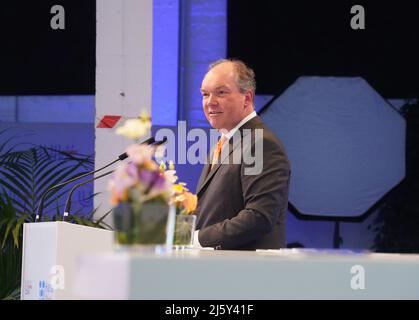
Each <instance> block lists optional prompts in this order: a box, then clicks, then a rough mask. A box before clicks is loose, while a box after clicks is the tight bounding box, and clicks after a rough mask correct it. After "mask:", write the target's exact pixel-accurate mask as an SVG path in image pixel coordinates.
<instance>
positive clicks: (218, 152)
mask: <svg viewBox="0 0 419 320" xmlns="http://www.w3.org/2000/svg"><path fill="white" fill-rule="evenodd" d="M226 141H227V138H226V137H225V136H224V135H221V138H220V140H218V142H217V147H216V148H215V149H214V154H213V156H212V161H211V169H212V168H213V167H214V165H215V164H217V162H218V158H219V157H220V155H221V149H222V146H223V144H224V143H225V142H226Z"/></svg>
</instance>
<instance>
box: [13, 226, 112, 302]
mask: <svg viewBox="0 0 419 320" xmlns="http://www.w3.org/2000/svg"><path fill="white" fill-rule="evenodd" d="M113 237H114V235H113V232H112V231H109V230H104V229H98V228H92V227H87V226H81V225H77V224H72V223H68V222H38V223H25V224H24V226H23V257H22V282H21V294H20V297H21V299H22V300H51V299H54V300H57V299H77V297H75V296H74V295H73V288H72V286H73V279H74V276H75V274H74V272H75V261H76V257H77V256H78V255H80V254H84V253H94V252H102V251H111V250H112V247H113Z"/></svg>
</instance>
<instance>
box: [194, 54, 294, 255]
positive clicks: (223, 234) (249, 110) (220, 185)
mask: <svg viewBox="0 0 419 320" xmlns="http://www.w3.org/2000/svg"><path fill="white" fill-rule="evenodd" d="M255 88H256V82H255V78H254V72H253V71H252V70H251V69H250V68H248V67H247V66H246V65H245V64H244V63H243V62H242V61H239V60H226V59H223V60H219V61H216V62H214V63H213V64H211V65H210V67H209V71H208V73H207V74H206V75H205V77H204V80H203V82H202V86H201V93H202V103H203V108H204V113H205V116H206V117H207V119H208V121H209V123H210V124H211V126H212V127H213V128H215V129H217V130H218V131H219V132H220V133H222V135H221V138H220V140H219V142H218V144H217V147H216V148H214V150H213V151H212V152H211V153H210V156H209V157H208V159H209V161H208V163H207V164H206V165H205V166H204V169H203V171H202V174H201V177H200V179H199V182H198V186H197V195H198V205H197V209H196V215H197V231H195V240H194V244H195V246H197V247H200V246H202V247H214V248H216V249H226V250H228V249H238V250H255V249H277V248H281V247H285V222H286V213H287V206H288V188H289V179H290V164H289V161H288V158H287V155H286V153H285V149H284V146H283V145H282V143H281V142H280V141H279V139H278V138H277V137H276V136H275V134H274V133H273V132H272V131H271V130H269V129H268V128H267V127H266V126H265V125H264V124H263V122H262V120H261V119H260V118H259V117H258V116H257V115H256V112H255V111H254V95H255ZM249 159H250V160H252V159H253V160H254V161H253V163H249Z"/></svg>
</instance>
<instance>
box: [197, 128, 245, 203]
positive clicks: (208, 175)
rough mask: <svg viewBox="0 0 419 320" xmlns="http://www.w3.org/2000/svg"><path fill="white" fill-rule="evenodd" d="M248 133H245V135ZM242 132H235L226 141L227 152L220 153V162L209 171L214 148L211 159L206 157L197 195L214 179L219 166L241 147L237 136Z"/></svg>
mask: <svg viewBox="0 0 419 320" xmlns="http://www.w3.org/2000/svg"><path fill="white" fill-rule="evenodd" d="M247 134H248V133H246V135H247ZM241 135H242V132H241V130H237V131H236V133H235V134H234V136H233V137H232V138H231V139H230V140H229V141H228V145H229V149H228V150H229V152H221V160H220V162H219V163H217V164H216V165H215V166H214V168H212V169H211V161H210V160H209V159H212V154H213V152H214V148H213V150H212V152H211V157H208V159H207V160H208V161H207V164H206V165H205V166H204V169H203V170H202V173H201V177H200V178H199V182H198V187H197V190H196V194H197V195H199V193H200V192H201V191H202V189H203V188H204V187H205V185H207V184H208V183H209V182H210V181H211V180H212V178H213V177H214V175H215V173H216V172H217V171H218V170H219V169H220V167H221V164H223V163H225V162H227V161H228V160H229V158H230V155H231V154H232V153H233V152H234V150H235V149H237V148H239V147H241V141H242V139H239V138H238V136H241Z"/></svg>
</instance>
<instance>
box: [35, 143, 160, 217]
mask: <svg viewBox="0 0 419 320" xmlns="http://www.w3.org/2000/svg"><path fill="white" fill-rule="evenodd" d="M155 141H156V140H155V139H154V137H150V138H148V139H146V140H144V141H143V142H141V143H140V144H148V145H150V144H152V143H154V142H155ZM127 157H128V154H127V153H126V152H124V153H122V154H120V155H119V156H118V158H117V159H116V160H114V161H112V162H111V163H109V164H107V165H105V166H103V167H102V168H99V169H97V170H94V171H90V172H86V173H84V174H81V175H79V176H76V177H74V178H72V179H69V180H66V181H64V182H61V183H59V184H56V185H54V186H52V187H51V188H49V189H48V190H47V191H45V192H44V194H43V195H42V197H41V200H39V204H38V208H37V210H36V216H35V222H38V221H40V220H41V218H42V211H43V209H44V202H45V199H46V196H47V195H48V194H49V193H50V192H51V191H52V190H55V189H57V188H61V187H63V186H65V185H67V184H69V183H71V182H74V181H76V180H78V179H81V178H84V177H86V176H88V175H91V174H95V173H96V172H99V171H102V170H103V169H106V168H107V167H109V166H111V165H113V164H114V163H116V162H118V161H122V160H125V159H126V158H127Z"/></svg>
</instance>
